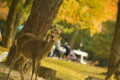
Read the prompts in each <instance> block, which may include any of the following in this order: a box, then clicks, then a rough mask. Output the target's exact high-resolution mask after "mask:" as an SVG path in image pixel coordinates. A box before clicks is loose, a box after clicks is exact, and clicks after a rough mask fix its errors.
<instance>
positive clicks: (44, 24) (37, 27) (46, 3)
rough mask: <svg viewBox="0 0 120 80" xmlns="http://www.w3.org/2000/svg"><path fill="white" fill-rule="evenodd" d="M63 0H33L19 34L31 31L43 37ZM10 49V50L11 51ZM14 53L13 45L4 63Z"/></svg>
mask: <svg viewBox="0 0 120 80" xmlns="http://www.w3.org/2000/svg"><path fill="white" fill-rule="evenodd" d="M62 2H63V0H34V3H33V6H32V10H31V14H30V16H29V18H28V20H27V22H26V24H25V25H24V28H23V29H22V31H21V34H20V35H22V34H24V33H32V34H34V35H36V36H39V37H41V38H45V37H46V35H47V32H48V30H49V28H50V26H51V24H52V21H53V19H54V17H55V16H56V14H57V12H58V10H59V7H60V5H61V3H62ZM11 50H12V51H11ZM14 54H15V46H13V47H12V48H11V49H10V52H9V55H10V56H9V55H8V58H7V61H6V63H7V64H10V63H11V60H12V58H13V56H14Z"/></svg>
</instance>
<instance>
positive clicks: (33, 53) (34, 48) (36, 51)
mask: <svg viewBox="0 0 120 80" xmlns="http://www.w3.org/2000/svg"><path fill="white" fill-rule="evenodd" d="M54 43H55V42H53V41H50V40H49V41H45V40H42V39H39V38H38V39H29V40H27V41H25V42H24V43H23V44H22V45H21V51H22V52H21V53H22V55H23V56H25V57H26V58H28V59H33V58H41V59H43V58H44V57H45V56H46V55H47V54H48V53H49V52H50V50H51V49H52V47H53V45H54Z"/></svg>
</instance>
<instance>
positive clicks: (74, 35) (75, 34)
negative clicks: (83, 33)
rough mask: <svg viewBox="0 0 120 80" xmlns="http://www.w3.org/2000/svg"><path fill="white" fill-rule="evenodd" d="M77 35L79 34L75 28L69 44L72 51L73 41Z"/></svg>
mask: <svg viewBox="0 0 120 80" xmlns="http://www.w3.org/2000/svg"><path fill="white" fill-rule="evenodd" d="M78 33H79V30H78V29H77V28H75V33H74V34H73V36H72V41H71V44H70V47H71V49H73V47H74V44H75V40H76V37H77V35H78Z"/></svg>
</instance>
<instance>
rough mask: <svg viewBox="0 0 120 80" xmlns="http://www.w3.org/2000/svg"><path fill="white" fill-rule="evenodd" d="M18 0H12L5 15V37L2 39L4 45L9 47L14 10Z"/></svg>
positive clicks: (14, 15)
mask: <svg viewBox="0 0 120 80" xmlns="http://www.w3.org/2000/svg"><path fill="white" fill-rule="evenodd" d="M19 1H20V0H13V1H12V4H11V6H10V10H9V13H8V16H7V22H6V32H5V39H4V47H6V48H10V46H11V45H12V42H13V41H12V38H13V37H12V34H13V30H14V21H15V17H16V10H17V5H18V3H19Z"/></svg>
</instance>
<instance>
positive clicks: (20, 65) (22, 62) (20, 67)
mask: <svg viewBox="0 0 120 80" xmlns="http://www.w3.org/2000/svg"><path fill="white" fill-rule="evenodd" d="M27 61H28V59H26V58H23V60H22V61H21V62H20V64H19V71H20V74H21V79H22V80H24V77H23V68H24V65H25V64H26V63H27Z"/></svg>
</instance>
